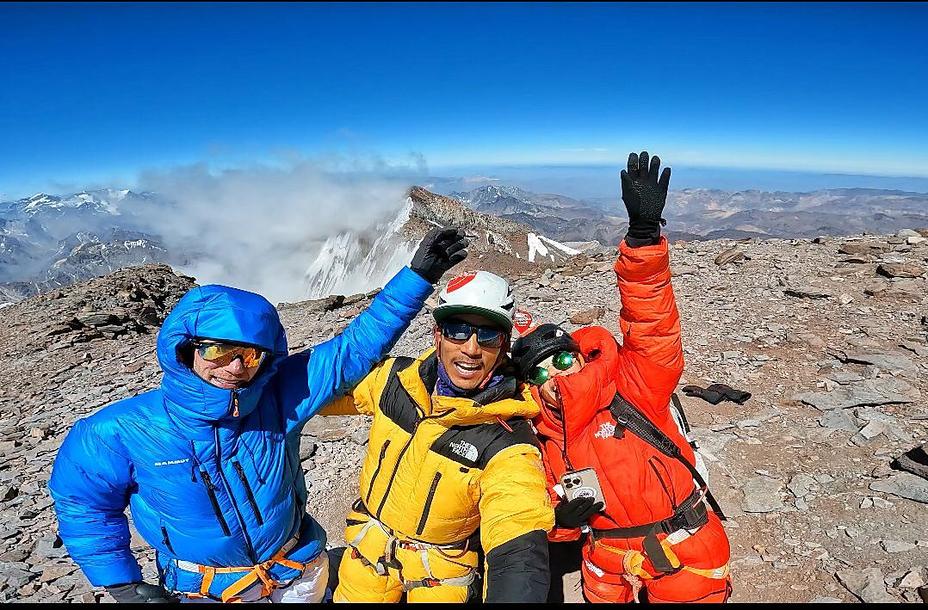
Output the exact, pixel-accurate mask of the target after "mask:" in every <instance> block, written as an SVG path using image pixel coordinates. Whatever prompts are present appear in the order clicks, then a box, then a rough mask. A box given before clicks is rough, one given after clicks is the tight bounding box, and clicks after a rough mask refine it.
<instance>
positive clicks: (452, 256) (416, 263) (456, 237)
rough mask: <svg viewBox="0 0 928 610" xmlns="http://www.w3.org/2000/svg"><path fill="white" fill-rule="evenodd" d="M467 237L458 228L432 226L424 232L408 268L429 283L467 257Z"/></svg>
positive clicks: (436, 280)
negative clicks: (432, 227)
mask: <svg viewBox="0 0 928 610" xmlns="http://www.w3.org/2000/svg"><path fill="white" fill-rule="evenodd" d="M467 245H468V244H467V239H466V238H465V237H464V231H461V230H460V229H440V228H434V229H432V230H431V231H429V232H428V233H426V234H425V237H424V238H423V239H422V243H421V244H419V249H418V250H416V254H415V256H413V257H412V262H411V263H409V268H410V269H412V270H413V271H415V272H416V273H418V274H419V275H421V276H422V277H423V278H425V280H426V281H427V282H429V283H431V284H434V283H436V282H438V280H440V279H441V276H442V275H444V273H445V271H447V270H448V269H451V268H452V267H454V266H455V265H457V264H458V263H460V262H461V261H462V260H464V259H465V258H467V250H466V249H465V248H467Z"/></svg>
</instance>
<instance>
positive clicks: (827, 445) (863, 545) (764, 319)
mask: <svg viewBox="0 0 928 610" xmlns="http://www.w3.org/2000/svg"><path fill="white" fill-rule="evenodd" d="M926 237H928V232H926V231H922V232H920V233H919V232H903V233H901V234H899V235H897V236H865V237H857V238H826V239H819V240H812V241H810V240H768V241H756V240H750V241H742V242H733V241H709V242H695V243H680V244H675V245H674V246H673V249H672V265H673V270H674V274H675V280H674V286H675V289H676V293H677V300H678V306H679V309H680V312H681V315H682V317H683V330H684V349H685V353H686V361H687V366H686V371H685V374H684V379H683V381H682V382H681V387H682V385H686V384H697V385H701V386H703V387H705V386H707V385H709V384H711V383H726V384H728V385H730V386H733V387H735V388H739V389H743V390H746V391H748V392H751V394H752V398H751V399H750V400H748V401H747V402H746V403H745V404H744V405H737V404H734V403H731V402H723V403H720V404H719V405H716V406H713V405H710V404H709V403H707V402H704V401H702V400H700V399H698V398H691V397H682V398H683V403H684V406H685V408H686V412H687V415H688V418H689V420H690V423H691V425H692V426H693V428H694V432H695V436H696V438H697V439H698V440H699V441H700V442H701V444H702V451H703V453H704V455H705V457H706V459H707V461H708V464H709V469H710V485H711V487H712V489H713V491H714V492H715V494H716V496H717V497H718V498H719V500H720V501H721V503H722V506H723V508H724V509H725V511H726V513H727V514H728V515H729V520H728V522H727V526H726V527H727V529H728V532H729V535H730V537H731V541H732V564H731V568H732V574H733V578H734V582H735V591H734V596H733V600H734V601H741V602H748V601H768V602H772V601H778V602H808V601H858V600H862V601H868V602H872V601H910V602H918V601H922V599H923V597H924V596H928V592H926V589H925V588H924V587H925V581H926V578H928V511H926V507H925V504H926V503H928V481H925V480H923V479H920V478H918V477H915V476H913V475H908V474H905V473H900V472H897V471H894V470H892V469H891V468H890V467H889V463H890V461H891V460H892V458H893V457H894V456H896V455H898V454H900V453H902V452H904V451H905V450H907V449H909V448H910V447H912V446H914V445H916V444H919V443H922V442H925V441H926V440H928V407H926V406H925V402H924V397H926V396H928V278H926V271H925V269H926V267H928V264H926V263H928V239H925V238H926ZM611 258H612V253H611V252H610V253H608V254H598V255H591V256H586V257H584V256H581V257H576V258H575V259H573V260H572V261H570V262H569V263H568V264H567V265H565V266H562V267H556V268H552V269H547V270H545V271H544V272H543V273H542V274H541V275H527V274H524V273H523V274H521V275H519V276H514V277H515V279H514V285H515V288H516V292H517V297H518V298H519V301H520V305H521V306H522V307H525V308H527V309H529V310H530V311H532V312H533V313H534V314H535V316H536V317H538V318H540V319H542V320H545V321H553V322H561V323H564V324H565V325H566V326H567V327H569V328H571V329H573V328H577V327H579V326H581V325H584V324H588V323H598V324H603V325H605V326H607V327H608V328H610V329H612V330H613V331H616V330H617V321H616V319H617V314H618V309H619V303H618V300H617V297H616V291H615V275H614V273H613V272H612V260H611ZM468 263H469V264H470V266H477V265H478V264H479V261H477V259H474V260H472V261H468ZM513 271H516V270H515V269H514V270H513ZM519 271H521V270H519ZM190 285H192V280H191V278H184V277H180V276H176V275H174V274H173V273H172V272H171V271H170V269H169V268H167V267H163V266H149V267H143V268H136V269H129V270H123V271H120V272H117V273H115V274H112V275H110V276H107V277H106V278H100V279H96V280H92V281H90V282H87V283H84V284H80V285H77V286H72V287H70V288H65V289H62V290H60V291H57V292H55V293H51V294H47V295H41V296H38V297H34V298H31V299H28V300H26V301H23V302H21V303H18V304H16V305H13V306H10V307H7V308H4V309H3V310H2V313H0V349H2V353H3V354H4V358H3V360H2V364H0V601H24V602H28V601H43V602H45V601H85V602H93V601H109V597H108V596H107V595H104V594H103V593H102V592H98V591H94V590H93V589H91V587H90V586H89V585H88V583H87V582H86V580H85V579H84V578H83V576H81V574H80V572H79V571H77V567H76V566H75V565H74V564H73V562H71V560H70V559H69V558H68V556H67V551H66V549H64V548H63V547H62V546H61V542H60V540H59V539H58V538H57V536H56V534H55V529H56V527H55V519H54V513H53V510H52V502H51V500H50V498H49V497H48V493H47V489H46V483H47V480H48V477H49V475H50V471H51V464H52V461H53V460H54V456H55V452H56V450H57V448H58V446H59V445H60V443H61V441H62V440H63V438H64V435H65V434H66V432H67V431H68V429H69V427H70V426H71V424H72V423H73V421H74V420H75V419H76V418H78V417H80V416H83V415H86V414H88V413H91V412H93V411H95V410H97V409H99V408H100V407H102V406H104V405H106V404H107V403H109V402H111V401H113V400H115V399H117V398H122V397H125V396H130V395H133V394H136V393H138V392H141V391H143V390H146V389H148V388H151V387H154V386H155V385H157V383H158V381H159V377H160V372H159V369H158V366H157V362H156V360H155V356H154V342H155V333H156V332H157V327H158V325H159V324H160V322H161V321H162V320H163V318H164V315H166V313H167V311H169V310H170V307H171V306H173V304H174V303H175V302H176V300H177V298H178V297H179V296H180V295H181V294H183V292H184V291H185V290H186V289H187V288H188V287H189V286H190ZM368 300H369V297H368V296H363V295H362V296H359V297H349V298H347V299H337V298H330V299H326V300H323V301H314V302H305V303H297V304H284V305H281V307H280V310H281V316H282V319H283V321H284V325H285V326H286V328H287V331H288V335H289V337H290V342H291V347H292V349H294V350H296V349H303V348H305V347H308V346H310V345H312V344H314V343H316V342H318V341H321V340H324V339H326V338H328V337H331V336H332V335H333V334H334V333H335V332H337V331H338V330H339V329H340V328H342V327H343V326H344V325H345V324H347V322H348V321H350V320H351V319H352V318H353V317H354V316H355V315H357V313H358V312H359V311H360V310H361V309H362V308H363V306H364V305H365V304H366V303H367V302H368ZM429 326H430V321H429V316H428V312H427V311H423V312H422V313H421V314H420V315H419V317H418V318H417V319H416V320H415V322H414V323H413V324H412V326H411V327H410V329H409V330H408V331H407V332H406V334H405V335H404V336H403V338H402V339H401V340H400V342H399V344H398V345H397V347H396V349H395V350H394V353H396V354H406V355H414V354H416V353H418V352H419V351H420V350H421V349H422V348H423V347H425V345H427V344H428V342H429V341H430V333H429ZM367 426H368V422H367V421H366V420H365V418H361V417H357V418H351V417H332V418H323V417H318V418H315V419H314V420H312V421H310V423H309V425H308V426H307V428H306V429H305V430H304V435H303V445H302V450H301V456H302V458H303V467H304V468H305V469H306V472H307V480H308V482H309V483H310V485H311V489H310V511H311V512H312V513H313V514H314V515H316V516H317V518H319V520H320V522H321V523H322V524H323V525H324V526H325V528H326V530H327V531H328V532H329V535H330V542H331V543H332V544H333V545H337V544H342V543H343V539H342V527H343V523H344V521H343V517H344V514H345V512H346V508H347V506H348V504H349V503H350V502H351V501H352V500H353V499H354V497H355V494H356V489H355V485H356V481H357V475H358V470H359V467H360V462H361V457H362V455H363V452H364V449H365V443H366V431H367ZM133 545H134V547H133V548H134V549H135V550H136V551H137V552H138V554H139V557H140V558H141V560H142V562H143V567H144V572H145V573H146V574H147V575H149V576H150V575H152V574H153V573H154V570H153V563H152V555H151V551H150V550H148V549H147V546H146V544H145V542H144V541H143V540H141V539H138V538H137V537H136V538H135V539H134V541H133ZM575 584H576V580H575V579H574V580H572V581H571V582H568V583H567V584H566V588H567V589H569V592H568V599H577V593H576V591H575ZM920 592H921V594H920Z"/></svg>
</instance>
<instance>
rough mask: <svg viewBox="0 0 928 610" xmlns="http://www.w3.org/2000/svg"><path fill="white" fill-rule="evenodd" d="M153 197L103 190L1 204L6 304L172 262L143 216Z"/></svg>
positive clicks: (0, 261)
mask: <svg viewBox="0 0 928 610" xmlns="http://www.w3.org/2000/svg"><path fill="white" fill-rule="evenodd" d="M156 203H157V200H156V198H155V196H154V195H152V194H150V193H134V192H132V191H129V190H115V189H103V190H96V191H81V192H79V193H73V194H70V195H65V196H58V195H49V194H47V193H38V194H36V195H33V196H31V197H26V198H24V199H19V200H16V201H9V202H4V203H0V300H5V301H9V300H19V299H21V298H24V297H27V296H30V295H32V294H35V293H37V292H42V291H44V290H48V289H51V288H55V287H58V286H63V285H67V284H70V283H72V282H75V281H80V280H84V279H88V278H90V277H94V276H97V275H103V274H106V273H110V272H112V271H114V270H116V269H119V268H121V267H126V266H130V265H138V264H143V263H148V262H170V261H171V260H172V258H171V256H170V253H169V252H168V251H167V249H166V248H164V246H163V245H162V244H161V241H160V239H159V237H158V236H156V235H152V234H150V233H148V232H146V231H145V228H144V225H145V222H144V221H143V220H142V219H141V218H140V217H139V213H140V212H142V211H144V210H145V209H146V208H148V207H150V206H152V205H155V204H156Z"/></svg>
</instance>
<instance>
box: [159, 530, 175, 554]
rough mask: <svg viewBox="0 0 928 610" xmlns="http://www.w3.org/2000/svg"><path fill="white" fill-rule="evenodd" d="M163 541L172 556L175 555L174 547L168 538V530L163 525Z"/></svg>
mask: <svg viewBox="0 0 928 610" xmlns="http://www.w3.org/2000/svg"><path fill="white" fill-rule="evenodd" d="M161 536H162V538H161V541H162V542H163V543H164V546H166V547H168V551H170V552H171V553H172V554H173V553H174V547H173V546H171V539H170V538H168V530H167V528H166V527H164V526H163V525H162V526H161Z"/></svg>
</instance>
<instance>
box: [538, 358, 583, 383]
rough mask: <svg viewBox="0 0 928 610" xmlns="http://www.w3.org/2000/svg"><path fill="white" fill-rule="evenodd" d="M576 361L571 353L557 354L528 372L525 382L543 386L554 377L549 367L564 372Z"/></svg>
mask: <svg viewBox="0 0 928 610" xmlns="http://www.w3.org/2000/svg"><path fill="white" fill-rule="evenodd" d="M576 361H577V357H576V356H575V355H574V354H572V353H571V352H558V353H556V354H554V355H553V356H551V357H550V358H546V359H545V360H542V361H541V362H540V363H539V364H538V366H536V367H535V368H533V369H532V370H531V371H529V373H528V377H527V381H528V382H529V383H530V384H532V385H544V383H545V382H546V381H548V380H549V379H551V377H553V376H554V375H552V374H551V367H554V368H555V369H556V370H558V371H566V370H567V369H569V368H570V367H572V366H573V365H574V362H576ZM555 375H556V373H555Z"/></svg>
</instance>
